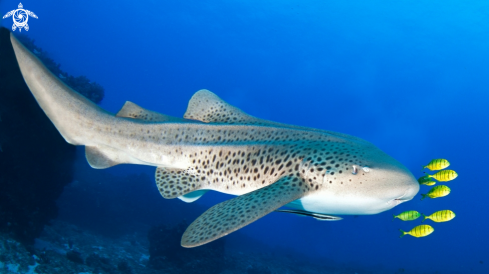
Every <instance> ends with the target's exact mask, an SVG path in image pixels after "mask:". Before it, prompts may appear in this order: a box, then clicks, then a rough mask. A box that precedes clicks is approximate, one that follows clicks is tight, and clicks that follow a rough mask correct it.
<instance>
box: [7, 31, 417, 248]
mask: <svg viewBox="0 0 489 274" xmlns="http://www.w3.org/2000/svg"><path fill="white" fill-rule="evenodd" d="M11 43H12V46H13V48H14V51H15V55H16V58H17V61H18V64H19V67H20V70H21V72H22V75H23V77H24V79H25V81H26V83H27V86H28V87H29V89H30V90H31V92H32V94H33V95H34V97H35V99H36V100H37V102H38V103H39V105H40V107H41V108H42V109H43V110H44V112H45V113H46V115H47V116H48V117H49V119H50V120H51V121H52V122H53V124H54V125H55V127H56V128H57V129H58V131H59V132H60V134H61V135H62V136H63V137H64V139H65V140H66V141H67V142H68V143H70V144H73V145H83V146H85V152H86V158H87V160H88V162H89V164H90V165H91V166H92V167H93V168H108V167H111V166H114V165H118V164H123V163H125V164H141V165H150V166H155V167H156V184H157V187H158V190H159V191H160V193H161V195H162V196H163V197H164V198H167V199H172V198H180V199H181V200H183V201H186V202H192V201H195V200H196V199H198V198H200V197H201V196H202V195H203V194H204V193H205V192H206V191H209V190H214V191H219V192H223V193H228V194H233V195H238V197H235V198H233V199H230V200H227V201H224V202H222V203H219V204H217V205H215V206H213V207H211V208H210V209H208V210H207V211H206V212H204V213H203V214H202V215H201V216H200V217H198V218H197V219H196V220H195V221H194V222H193V223H192V224H191V225H190V226H189V227H188V228H187V230H186V231H185V233H184V234H183V236H182V240H181V244H182V246H184V247H195V246H199V245H203V244H205V243H208V242H211V241H214V240H216V239H218V238H220V237H223V236H225V235H227V234H229V233H231V232H233V231H236V230H238V229H240V228H242V227H244V226H246V225H248V224H250V223H252V222H254V221H256V220H257V219H259V218H261V217H263V216H265V215H267V214H269V213H271V212H273V211H275V210H277V209H278V208H280V207H282V206H287V207H291V208H293V209H294V210H299V211H301V212H305V213H307V212H309V214H320V215H324V216H325V215H329V214H332V215H337V214H339V215H341V214H348V215H365V214H377V213H380V212H383V211H386V210H389V209H391V208H393V207H395V206H396V205H398V204H400V203H402V202H405V201H409V200H411V199H412V198H413V197H414V196H415V195H416V194H417V193H418V191H419V184H418V182H417V181H416V179H415V178H414V177H413V175H412V174H411V172H410V171H409V170H407V169H406V168H405V167H404V166H403V165H402V164H400V163H399V162H398V161H396V160H395V159H394V158H392V157H390V156H389V155H387V154H386V153H384V152H382V151H381V150H380V149H378V148H377V147H375V146H374V145H372V144H371V143H369V142H367V141H365V140H362V139H360V138H357V137H353V136H350V135H346V134H341V133H336V132H332V131H326V130H318V129H311V128H305V127H299V126H292V125H286V124H280V123H276V122H271V121H266V120H262V119H258V118H255V117H253V116H250V115H248V114H246V113H244V112H243V111H241V110H240V109H238V108H236V107H234V106H231V105H229V104H227V103H226V102H224V101H223V100H221V99H220V98H219V97H218V96H216V95H215V94H214V93H212V92H210V91H208V90H201V91H198V92H197V93H196V94H195V95H194V96H193V97H192V98H191V100H190V102H189V105H188V109H187V111H186V113H185V115H184V118H183V119H182V118H176V117H171V116H167V115H163V114H160V113H157V112H153V111H149V110H146V109H144V108H141V107H139V106H137V105H136V104H134V103H131V102H127V103H126V104H125V105H124V106H123V108H122V109H121V110H120V111H119V113H117V114H116V115H114V114H112V113H109V112H107V111H105V110H103V109H102V108H100V107H99V106H97V105H96V104H94V103H92V102H91V101H89V100H88V99H86V98H85V97H83V96H82V95H80V94H79V93H77V92H76V91H74V90H72V89H70V88H69V87H68V86H66V85H65V84H64V83H63V82H62V81H60V80H59V79H58V78H57V77H56V76H55V75H53V74H52V73H51V72H50V71H49V70H48V69H47V68H46V67H45V66H44V65H43V64H42V62H41V61H40V60H39V59H38V58H37V57H36V56H35V55H33V54H32V53H31V52H29V50H27V49H26V48H25V47H24V46H23V45H22V44H21V43H20V42H19V41H18V40H17V39H16V38H15V37H14V36H13V35H11ZM325 111H327V109H326V110H325ZM330 115H334V114H330ZM329 117H331V116H329ZM325 118H328V117H325ZM305 213H304V214H305Z"/></svg>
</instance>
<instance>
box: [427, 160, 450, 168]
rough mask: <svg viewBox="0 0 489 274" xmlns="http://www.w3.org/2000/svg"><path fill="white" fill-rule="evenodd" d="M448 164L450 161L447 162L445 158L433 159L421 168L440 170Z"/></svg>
mask: <svg viewBox="0 0 489 274" xmlns="http://www.w3.org/2000/svg"><path fill="white" fill-rule="evenodd" d="M449 165H450V162H448V161H447V160H446V159H435V160H433V161H431V162H430V163H429V164H427V165H426V166H424V167H423V169H425V168H427V169H429V170H442V169H445V168H447V167H448V166H449Z"/></svg>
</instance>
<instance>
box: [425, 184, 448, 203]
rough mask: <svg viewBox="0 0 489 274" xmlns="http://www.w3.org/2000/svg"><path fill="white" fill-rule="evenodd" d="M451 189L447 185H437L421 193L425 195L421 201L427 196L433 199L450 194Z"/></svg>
mask: <svg viewBox="0 0 489 274" xmlns="http://www.w3.org/2000/svg"><path fill="white" fill-rule="evenodd" d="M450 191H451V190H450V188H449V187H447V186H445V185H440V186H435V187H434V188H432V189H430V191H428V193H426V194H421V196H423V198H421V201H422V200H424V198H426V197H430V198H432V199H434V198H440V197H445V196H447V195H448V194H450Z"/></svg>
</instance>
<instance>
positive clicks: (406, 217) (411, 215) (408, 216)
mask: <svg viewBox="0 0 489 274" xmlns="http://www.w3.org/2000/svg"><path fill="white" fill-rule="evenodd" d="M392 216H394V219H395V218H398V219H401V220H403V221H413V220H416V219H418V218H419V216H421V214H419V212H417V211H414V210H409V211H404V212H403V213H401V214H399V215H397V216H396V215H392Z"/></svg>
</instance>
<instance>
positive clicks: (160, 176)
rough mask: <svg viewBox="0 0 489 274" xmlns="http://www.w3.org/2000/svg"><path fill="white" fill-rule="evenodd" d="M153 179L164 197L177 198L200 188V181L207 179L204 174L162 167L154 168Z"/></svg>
mask: <svg viewBox="0 0 489 274" xmlns="http://www.w3.org/2000/svg"><path fill="white" fill-rule="evenodd" d="M155 179H156V186H157V187H158V190H159V191H160V193H161V195H162V196H163V198H165V199H173V198H177V197H180V196H184V195H187V194H189V193H190V192H193V191H196V190H199V189H201V188H202V183H203V182H206V181H207V180H206V178H205V176H200V174H194V173H193V172H192V171H190V170H184V169H173V168H163V167H159V168H157V169H156V173H155ZM197 194H199V193H197ZM202 195H204V193H202ZM202 195H200V196H202ZM190 196H192V195H190ZM194 198H195V197H194ZM198 198H200V197H198ZM198 198H197V199H198ZM195 200H196V199H195Z"/></svg>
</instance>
